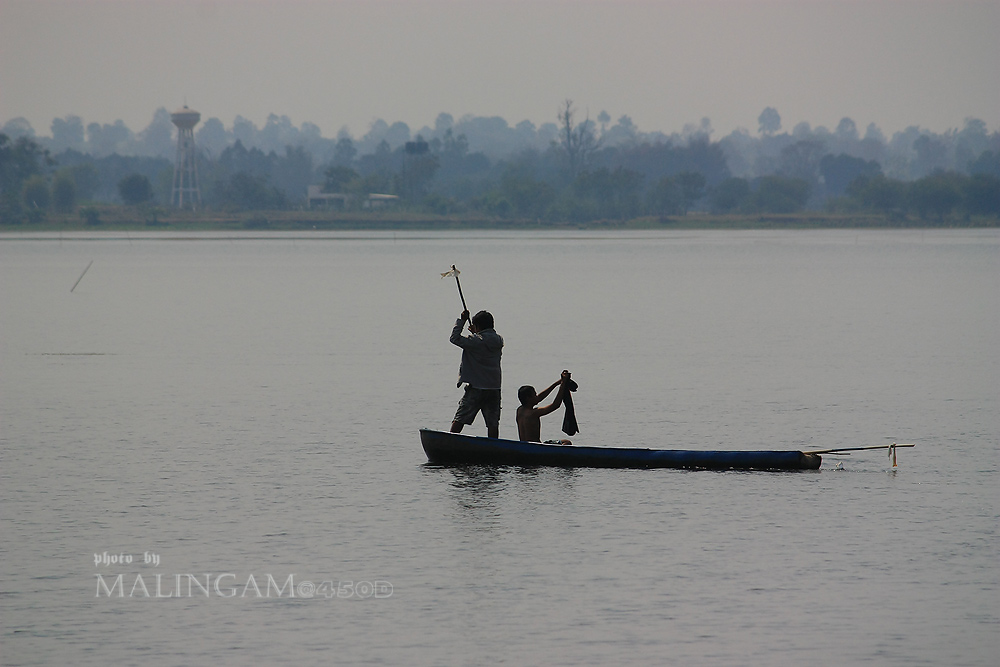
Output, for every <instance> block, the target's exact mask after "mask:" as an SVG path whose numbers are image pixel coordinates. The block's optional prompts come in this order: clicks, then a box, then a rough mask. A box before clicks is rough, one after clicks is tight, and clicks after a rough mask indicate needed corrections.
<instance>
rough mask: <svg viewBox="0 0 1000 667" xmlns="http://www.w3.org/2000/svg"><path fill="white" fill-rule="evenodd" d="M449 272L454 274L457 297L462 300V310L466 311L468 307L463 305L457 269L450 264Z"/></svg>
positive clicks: (463, 299) (463, 296)
mask: <svg viewBox="0 0 1000 667" xmlns="http://www.w3.org/2000/svg"><path fill="white" fill-rule="evenodd" d="M451 270H452V271H454V272H455V284H456V285H458V296H459V297H460V298H461V299H462V310H468V309H469V307H468V306H466V305H465V295H464V294H462V282H461V281H460V280H459V279H458V269H456V268H455V265H454V264H452V265H451Z"/></svg>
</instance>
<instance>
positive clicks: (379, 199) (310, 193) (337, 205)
mask: <svg viewBox="0 0 1000 667" xmlns="http://www.w3.org/2000/svg"><path fill="white" fill-rule="evenodd" d="M354 198H355V195H349V194H345V193H343V192H323V186H322V185H310V186H309V187H308V188H307V191H306V207H307V208H310V209H314V208H319V209H324V208H325V209H336V210H338V211H342V210H344V209H345V208H347V204H348V202H350V201H351V200H352V199H354ZM398 199H399V197H397V196H396V195H382V194H377V193H370V194H369V195H368V196H367V197H366V198H365V199H364V201H362V202H361V207H362V208H382V207H384V206H388V205H390V204H392V203H394V202H395V201H396V200H398Z"/></svg>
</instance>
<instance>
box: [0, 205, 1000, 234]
mask: <svg viewBox="0 0 1000 667" xmlns="http://www.w3.org/2000/svg"><path fill="white" fill-rule="evenodd" d="M93 209H94V210H96V211H97V220H98V222H97V224H94V223H93V222H92V221H93V220H94V218H91V221H88V220H87V219H84V218H83V217H81V215H80V214H79V213H73V214H69V213H66V214H55V213H49V214H47V215H46V217H45V219H44V220H42V221H40V222H37V223H21V224H13V225H11V224H0V234H4V233H19V234H20V233H28V232H59V231H74V232H81V231H255V230H256V231H265V230H271V231H310V230H317V231H354V230H359V231H360V230H386V231H393V230H394V231H403V230H412V231H434V230H461V229H497V230H514V231H517V230H523V231H531V230H547V231H557V230H571V229H621V230H628V229H675V230H709V229H720V230H721V229H934V228H949V227H951V228H997V227H1000V218H995V217H980V216H977V217H965V216H954V217H948V218H945V219H943V220H933V219H920V218H889V217H886V216H882V215H877V214H843V213H823V212H815V211H811V212H799V213H789V214H754V215H710V214H700V213H692V214H688V215H686V216H671V217H644V218H635V219H631V220H592V221H588V222H552V221H543V220H525V219H500V218H490V217H484V216H475V215H472V216H458V215H449V216H436V215H424V214H416V213H409V212H401V211H378V212H364V213H348V212H339V211H338V212H331V211H238V212H219V211H194V212H193V211H177V210H172V209H163V208H156V207H150V208H135V207H107V208H105V207H93Z"/></svg>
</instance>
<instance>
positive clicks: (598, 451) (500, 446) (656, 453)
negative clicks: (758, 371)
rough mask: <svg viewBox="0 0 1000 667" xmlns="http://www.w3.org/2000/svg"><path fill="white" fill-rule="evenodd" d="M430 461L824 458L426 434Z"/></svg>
mask: <svg viewBox="0 0 1000 667" xmlns="http://www.w3.org/2000/svg"><path fill="white" fill-rule="evenodd" d="M420 444H421V445H423V447H424V452H425V453H426V454H427V460H428V461H430V462H431V463H436V464H440V465H511V466H559V467H564V468H687V469H695V470H817V469H818V468H819V467H820V464H821V463H822V462H823V458H822V457H821V456H819V455H818V454H804V453H802V452H796V451H756V452H746V451H692V450H681V449H639V448H623V447H575V446H568V447H567V446H562V445H544V444H540V443H536V442H521V441H519V440H503V439H501V438H483V437H477V436H471V435H462V434H461V433H448V432H446V431H434V430H431V429H420Z"/></svg>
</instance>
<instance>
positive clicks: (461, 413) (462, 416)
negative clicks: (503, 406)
mask: <svg viewBox="0 0 1000 667" xmlns="http://www.w3.org/2000/svg"><path fill="white" fill-rule="evenodd" d="M480 410H482V412H483V419H484V420H486V427H487V428H489V427H490V426H496V427H497V428H499V427H500V390H499V389H477V388H476V387H470V386H468V385H466V387H465V395H464V396H462V400H460V401H459V402H458V411H457V412H456V413H455V419H454V420H453V421H457V422H460V423H462V424H471V423H472V422H473V421H475V419H476V415H477V414H479V411H480Z"/></svg>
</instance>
